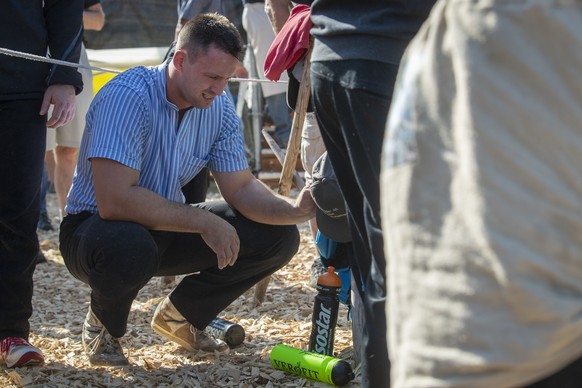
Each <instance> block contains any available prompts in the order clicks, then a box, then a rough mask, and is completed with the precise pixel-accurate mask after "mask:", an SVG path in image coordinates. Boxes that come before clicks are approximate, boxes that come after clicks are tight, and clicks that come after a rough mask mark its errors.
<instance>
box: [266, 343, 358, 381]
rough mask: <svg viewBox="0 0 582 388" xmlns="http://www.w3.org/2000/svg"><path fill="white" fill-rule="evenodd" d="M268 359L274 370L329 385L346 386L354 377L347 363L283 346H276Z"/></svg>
mask: <svg viewBox="0 0 582 388" xmlns="http://www.w3.org/2000/svg"><path fill="white" fill-rule="evenodd" d="M269 358H270V360H271V365H273V367H275V368H276V369H279V370H282V371H285V372H288V373H293V374H295V375H297V376H301V377H304V378H307V379H311V380H317V381H321V382H324V383H328V384H331V385H337V386H342V385H346V384H347V383H349V382H350V381H351V380H353V379H354V377H355V376H354V372H352V367H351V366H350V364H349V363H348V362H347V361H344V360H340V359H339V358H335V357H332V356H326V355H323V354H318V353H314V352H308V351H305V350H301V349H296V348H294V347H291V346H287V345H283V344H279V345H276V346H275V347H274V348H273V350H271V355H270V357H269Z"/></svg>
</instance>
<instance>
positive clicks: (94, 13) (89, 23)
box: [83, 3, 105, 31]
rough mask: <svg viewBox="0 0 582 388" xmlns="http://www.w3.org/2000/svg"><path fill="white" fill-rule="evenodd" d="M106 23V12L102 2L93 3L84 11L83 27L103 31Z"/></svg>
mask: <svg viewBox="0 0 582 388" xmlns="http://www.w3.org/2000/svg"><path fill="white" fill-rule="evenodd" d="M104 25H105V12H103V7H102V6H101V3H97V4H93V5H91V6H89V7H87V8H85V10H84V11H83V27H85V29H86V30H95V31H101V29H102V28H103V26H104Z"/></svg>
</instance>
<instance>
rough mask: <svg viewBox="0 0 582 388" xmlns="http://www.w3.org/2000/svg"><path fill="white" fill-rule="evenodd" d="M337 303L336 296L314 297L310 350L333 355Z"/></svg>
mask: <svg viewBox="0 0 582 388" xmlns="http://www.w3.org/2000/svg"><path fill="white" fill-rule="evenodd" d="M326 299H327V300H326ZM338 305H339V302H338V301H337V298H334V299H332V298H322V297H317V298H316V299H315V308H314V309H313V317H312V326H311V338H310V341H309V350H310V351H312V352H315V353H319V354H325V355H328V356H331V355H333V342H334V337H335V336H334V331H335V325H336V323H337V309H338Z"/></svg>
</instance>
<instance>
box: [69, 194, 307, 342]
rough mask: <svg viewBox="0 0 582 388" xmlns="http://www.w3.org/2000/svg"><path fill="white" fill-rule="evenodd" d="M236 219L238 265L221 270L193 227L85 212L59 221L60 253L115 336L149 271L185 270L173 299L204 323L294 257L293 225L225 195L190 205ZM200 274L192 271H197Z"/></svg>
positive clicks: (191, 318)
mask: <svg viewBox="0 0 582 388" xmlns="http://www.w3.org/2000/svg"><path fill="white" fill-rule="evenodd" d="M194 206H197V207H200V208H203V209H206V210H208V211H210V212H212V213H214V214H216V215H218V216H219V217H221V218H223V219H225V220H226V221H228V222H229V223H230V224H231V225H233V226H234V227H235V228H236V230H237V233H238V236H239V238H240V252H239V257H238V260H237V262H236V264H235V265H234V266H232V267H226V268H224V269H222V270H220V269H218V266H217V259H216V255H215V253H214V252H213V251H212V250H211V249H210V248H209V247H208V246H207V245H206V243H205V242H204V240H203V239H202V238H201V237H200V235H199V234H196V233H176V232H160V231H150V230H147V229H146V228H144V227H143V226H141V225H139V224H136V223H133V222H123V221H105V220H103V219H101V218H100V217H99V215H98V214H91V213H88V212H85V213H80V214H76V215H68V216H66V217H65V219H64V220H63V222H62V223H61V232H60V243H61V254H62V255H63V258H64V261H65V264H66V266H67V268H68V269H69V271H70V272H71V274H72V275H73V276H74V277H76V278H77V279H79V280H81V281H82V282H84V283H86V284H88V285H89V286H91V308H92V310H93V312H94V313H95V315H96V316H97V318H99V320H100V321H101V322H102V323H103V325H105V327H106V328H107V330H108V331H109V333H110V334H111V335H113V336H115V337H121V336H123V335H124V334H125V331H126V327H127V317H128V314H129V311H130V308H131V303H132V301H133V300H134V298H135V297H136V296H137V293H138V292H139V290H140V289H141V288H142V287H143V286H144V285H145V284H146V283H147V282H148V281H149V280H150V279H151V278H152V277H154V276H171V275H184V274H191V275H188V276H186V277H185V278H184V279H182V281H181V282H180V284H179V285H178V286H177V287H176V288H175V289H174V290H173V291H172V293H171V295H170V299H171V301H172V303H173V304H174V305H175V306H176V308H177V309H178V310H179V311H180V312H181V313H182V315H184V317H185V318H186V319H187V320H188V321H189V322H190V323H191V324H192V325H193V326H194V327H197V328H199V329H203V328H204V327H206V326H207V325H208V323H210V321H211V320H212V319H214V318H215V317H216V316H217V315H218V314H219V313H220V312H221V311H222V310H223V309H224V308H226V307H227V306H228V305H229V304H230V303H232V302H233V301H234V300H235V299H236V298H238V297H239V296H240V295H242V294H243V293H244V292H245V291H247V290H248V289H249V288H251V287H252V286H253V285H254V284H255V283H257V282H258V281H260V280H261V279H263V278H264V277H265V276H267V275H270V274H272V273H273V272H275V271H277V270H278V269H280V268H281V267H283V266H284V265H285V264H287V263H288V262H289V260H291V258H292V257H293V255H294V254H295V253H296V252H297V249H298V247H299V232H298V230H297V227H296V226H273V225H265V224H260V223H257V222H254V221H251V220H249V219H247V218H245V217H243V216H242V215H241V214H240V213H239V212H237V211H236V210H234V209H232V208H231V207H230V206H228V204H226V202H224V201H211V202H203V203H200V204H197V205H194ZM198 271H199V273H195V272H198Z"/></svg>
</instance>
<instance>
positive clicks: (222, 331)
mask: <svg viewBox="0 0 582 388" xmlns="http://www.w3.org/2000/svg"><path fill="white" fill-rule="evenodd" d="M204 331H205V332H207V333H208V334H210V335H211V336H213V337H214V338H217V339H220V340H223V341H224V342H226V343H227V345H228V346H231V347H232V346H238V345H240V344H242V343H243V341H244V340H245V329H244V328H243V327H242V326H241V325H239V324H238V323H234V322H231V321H227V320H226V319H222V318H214V319H213V320H212V322H210V323H209V324H208V326H206V328H205V329H204Z"/></svg>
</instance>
